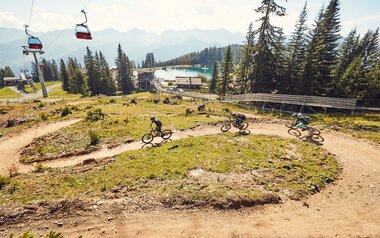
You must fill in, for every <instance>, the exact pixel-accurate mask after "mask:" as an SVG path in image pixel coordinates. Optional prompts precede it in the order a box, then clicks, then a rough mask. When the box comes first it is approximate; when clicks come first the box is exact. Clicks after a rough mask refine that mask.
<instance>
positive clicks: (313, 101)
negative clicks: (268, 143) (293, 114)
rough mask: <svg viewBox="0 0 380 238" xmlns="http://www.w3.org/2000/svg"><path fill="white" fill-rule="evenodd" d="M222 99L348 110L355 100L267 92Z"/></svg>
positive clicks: (352, 107)
mask: <svg viewBox="0 0 380 238" xmlns="http://www.w3.org/2000/svg"><path fill="white" fill-rule="evenodd" d="M224 101H226V102H266V103H279V104H290V105H300V106H310V107H322V108H338V109H349V110H354V109H355V107H356V100H355V99H349V98H332V97H317V96H305V95H286V94H268V93H254V94H240V95H229V96H225V97H224Z"/></svg>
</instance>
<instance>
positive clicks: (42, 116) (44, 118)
mask: <svg viewBox="0 0 380 238" xmlns="http://www.w3.org/2000/svg"><path fill="white" fill-rule="evenodd" d="M40 118H41V120H43V121H47V119H48V118H49V116H48V115H47V114H46V113H44V112H43V113H41V114H40Z"/></svg>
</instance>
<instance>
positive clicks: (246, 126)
mask: <svg viewBox="0 0 380 238" xmlns="http://www.w3.org/2000/svg"><path fill="white" fill-rule="evenodd" d="M248 126H249V125H248V123H247V122H242V123H240V126H239V129H240V130H245V129H247V128H248Z"/></svg>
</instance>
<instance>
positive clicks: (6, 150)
mask: <svg viewBox="0 0 380 238" xmlns="http://www.w3.org/2000/svg"><path fill="white" fill-rule="evenodd" d="M79 121H80V120H79V119H75V120H70V121H63V122H56V123H53V124H49V125H46V124H41V125H36V126H33V127H31V128H29V129H26V130H24V131H23V132H22V133H21V134H19V135H16V136H11V137H5V138H3V139H2V140H0V163H1V165H0V175H3V176H9V169H10V168H11V167H12V165H15V167H17V169H18V172H19V173H24V172H28V171H30V170H31V169H32V168H33V166H30V165H24V164H21V163H20V162H19V158H18V153H19V151H20V149H21V148H23V147H25V146H27V145H28V144H30V143H31V142H32V141H33V139H34V138H37V137H40V136H43V135H46V134H49V133H51V132H54V131H57V130H59V129H61V128H64V127H67V126H70V125H72V124H75V123H77V122H79Z"/></svg>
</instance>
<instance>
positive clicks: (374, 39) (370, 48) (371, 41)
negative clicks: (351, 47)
mask: <svg viewBox="0 0 380 238" xmlns="http://www.w3.org/2000/svg"><path fill="white" fill-rule="evenodd" d="M358 51H359V52H360V54H361V56H362V58H363V63H364V67H365V68H369V67H370V66H371V64H372V63H373V62H374V61H376V60H377V57H378V52H379V28H377V29H376V31H371V30H369V31H368V32H367V33H366V34H365V35H364V37H363V39H362V40H361V41H360V43H359V46H358Z"/></svg>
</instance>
